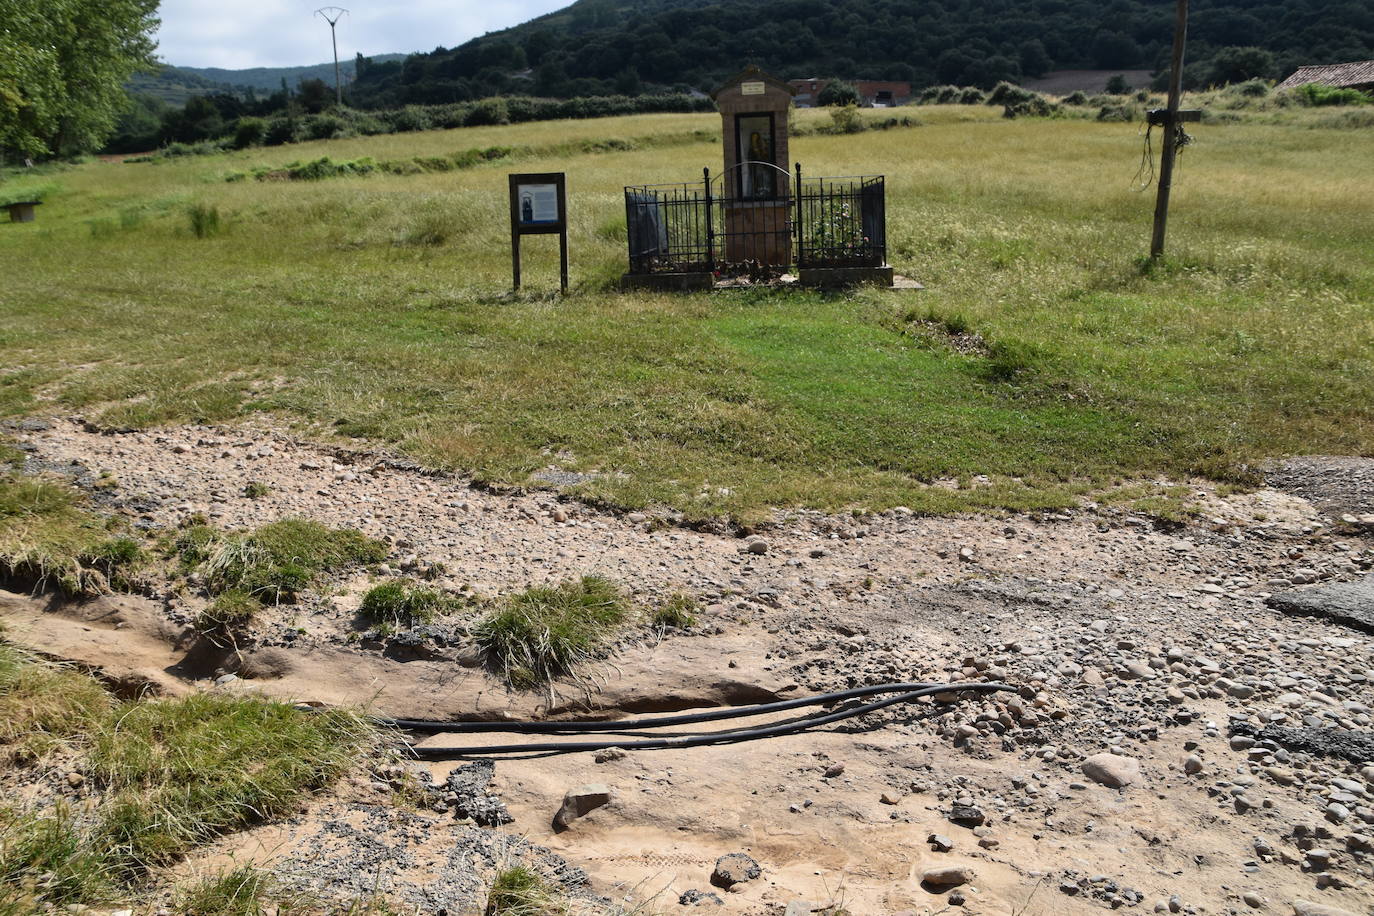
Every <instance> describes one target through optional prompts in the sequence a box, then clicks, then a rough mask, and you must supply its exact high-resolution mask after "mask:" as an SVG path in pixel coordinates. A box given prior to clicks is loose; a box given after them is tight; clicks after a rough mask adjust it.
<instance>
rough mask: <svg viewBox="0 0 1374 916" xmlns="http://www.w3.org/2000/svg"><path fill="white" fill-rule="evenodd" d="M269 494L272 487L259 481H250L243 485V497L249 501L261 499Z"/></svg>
mask: <svg viewBox="0 0 1374 916" xmlns="http://www.w3.org/2000/svg"><path fill="white" fill-rule="evenodd" d="M271 492H272V487H271V486H270V485H269V484H265V483H263V482H262V481H261V480H250V481H248V482H247V483H246V484H244V485H243V495H244V496H246V497H248V498H249V499H262V498H263V497H264V496H266V495H268V494H269V493H271Z"/></svg>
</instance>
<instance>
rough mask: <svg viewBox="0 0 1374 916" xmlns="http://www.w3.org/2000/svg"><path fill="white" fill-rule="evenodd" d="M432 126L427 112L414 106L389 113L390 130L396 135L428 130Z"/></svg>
mask: <svg viewBox="0 0 1374 916" xmlns="http://www.w3.org/2000/svg"><path fill="white" fill-rule="evenodd" d="M433 126H434V125H433V122H432V120H431V119H430V115H429V112H427V111H425V110H424V109H423V108H417V107H416V106H414V105H407V106H406V107H405V108H402V109H401V110H400V111H396V112H392V113H391V129H392V130H393V131H395V132H396V133H405V132H407V131H416V130H429V129H430V128H431V127H433Z"/></svg>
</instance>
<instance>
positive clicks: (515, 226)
mask: <svg viewBox="0 0 1374 916" xmlns="http://www.w3.org/2000/svg"><path fill="white" fill-rule="evenodd" d="M509 177H510V244H511V274H512V277H513V279H514V284H515V288H516V289H519V288H520V237H521V236H524V235H553V234H557V235H558V251H559V263H560V266H561V271H560V274H561V280H562V289H563V292H565V293H566V292H567V291H568V193H567V189H568V183H567V176H566V175H565V174H564V173H563V172H537V173H532V174H519V175H511V176H509Z"/></svg>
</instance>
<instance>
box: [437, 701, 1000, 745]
mask: <svg viewBox="0 0 1374 916" xmlns="http://www.w3.org/2000/svg"><path fill="white" fill-rule="evenodd" d="M1015 689H1016V688H1015V687H1011V686H1009V685H1007V684H999V683H968V684H935V685H931V686H928V687H923V688H921V689H919V690H913V691H911V692H909V693H902V694H899V695H897V696H895V697H888V698H887V699H885V700H878V701H876V702H873V703H865V704H862V705H860V706H853V707H850V708H849V709H842V710H839V711H837V712H832V713H827V714H824V715H816V716H809V717H806V718H804V719H801V720H798V721H793V722H788V723H785V724H781V725H765V726H760V727H758V728H748V729H736V730H733V731H723V732H715V733H712V734H706V735H678V736H669V737H666V738H650V739H645V740H642V741H615V740H610V739H603V740H600V741H569V742H546V743H542V744H497V745H486V746H479V747H413V746H412V747H411V748H410V752H411V753H412V754H413V755H414V756H415V757H417V758H418V759H421V760H448V759H453V758H458V757H485V756H491V755H496V754H535V753H542V752H549V753H564V754H566V753H574V752H579V751H600V750H605V749H607V748H612V747H616V748H621V749H622V750H630V751H637V750H661V749H668V748H687V747H702V746H705V745H712V744H735V743H739V742H743V741H757V740H760V739H763V738H777V737H781V736H783V735H791V734H796V733H798V732H803V731H807V730H809V729H813V728H817V727H819V726H821V725H829V724H830V723H831V722H839V721H841V720H843V719H852V718H854V717H855V716H862V715H865V714H867V713H870V712H876V711H877V710H880V709H886V708H887V707H889V706H895V705H897V704H898V703H910V702H912V701H914V700H918V699H920V698H921V697H926V696H931V695H933V694H937V693H947V692H955V691H967V690H975V691H986V692H989V693H991V692H996V691H1007V690H1015ZM790 702H795V701H790ZM770 705H771V704H770ZM510 724H519V723H510ZM541 724H542V723H541ZM596 724H600V723H596Z"/></svg>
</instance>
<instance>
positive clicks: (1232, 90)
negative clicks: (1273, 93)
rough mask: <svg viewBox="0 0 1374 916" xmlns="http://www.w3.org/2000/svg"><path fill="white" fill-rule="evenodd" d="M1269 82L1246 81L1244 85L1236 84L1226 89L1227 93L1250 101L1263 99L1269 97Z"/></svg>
mask: <svg viewBox="0 0 1374 916" xmlns="http://www.w3.org/2000/svg"><path fill="white" fill-rule="evenodd" d="M1269 88H1270V87H1269V81H1268V80H1259V79H1256V80H1246V81H1245V82H1243V83H1235V84H1234V85H1231V86H1228V87H1226V91H1227V92H1228V93H1229V94H1231V95H1238V96H1242V97H1244V98H1250V99H1262V98H1264V97H1266V96H1267V95H1269Z"/></svg>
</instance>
